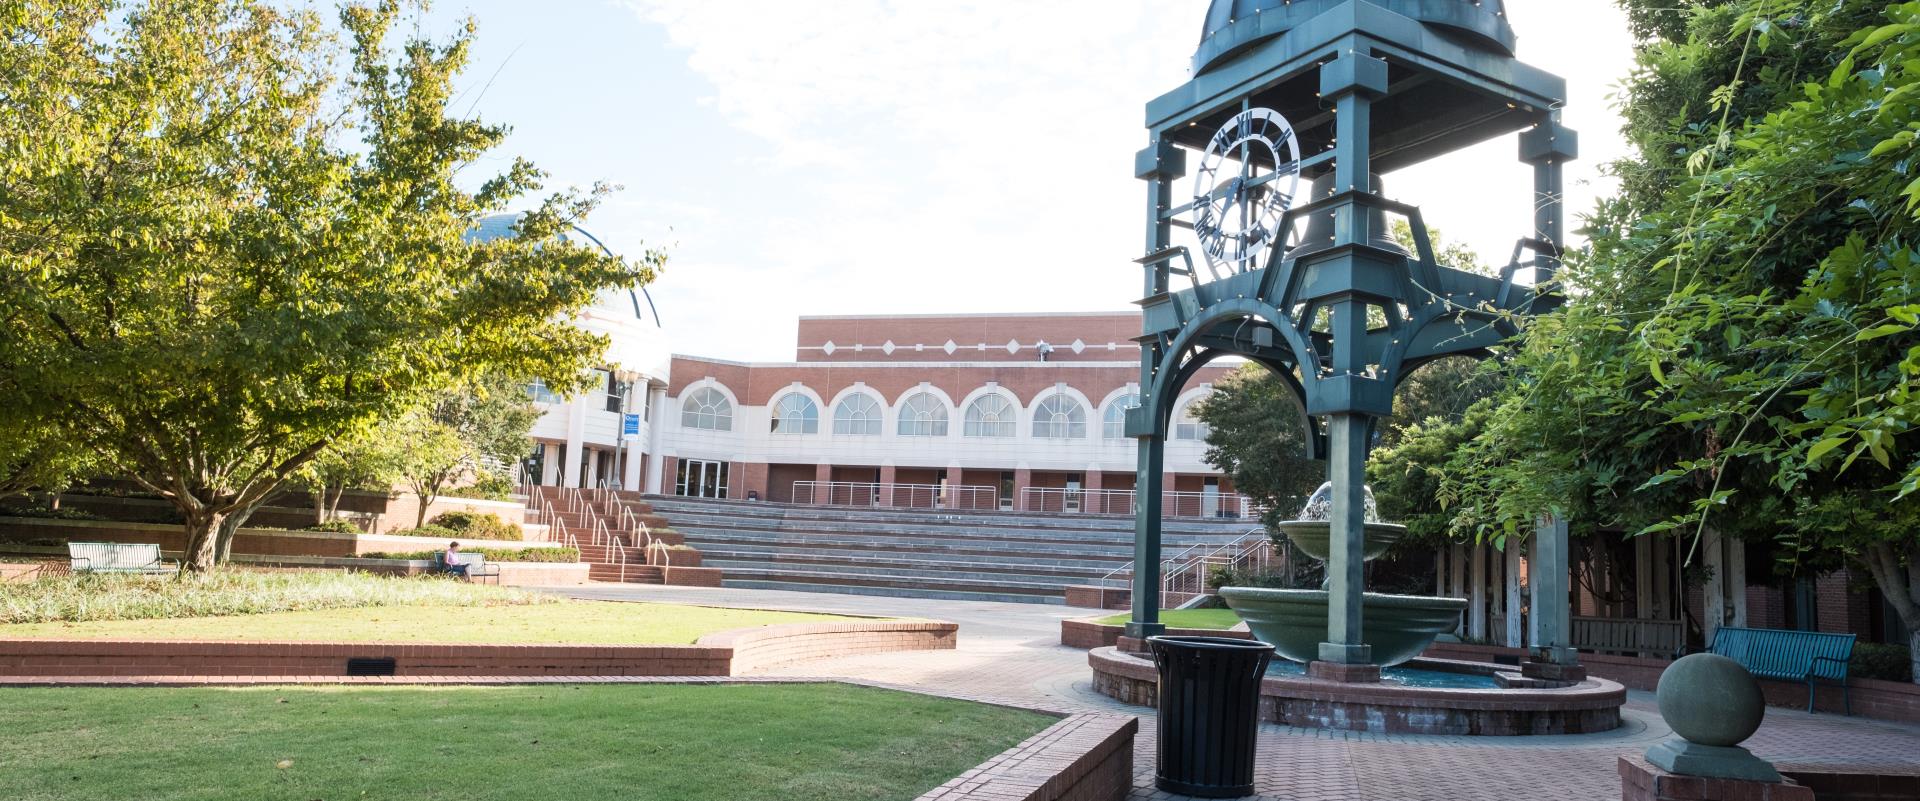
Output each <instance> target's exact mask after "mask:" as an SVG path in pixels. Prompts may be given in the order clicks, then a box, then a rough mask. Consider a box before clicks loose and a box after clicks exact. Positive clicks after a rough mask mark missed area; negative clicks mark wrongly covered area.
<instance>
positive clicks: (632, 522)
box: [620, 503, 653, 548]
mask: <svg viewBox="0 0 1920 801" xmlns="http://www.w3.org/2000/svg"><path fill="white" fill-rule="evenodd" d="M620 527H621V528H622V529H624V530H626V531H630V532H633V533H635V534H637V535H639V537H640V539H639V541H637V542H635V543H634V544H635V545H637V546H639V547H642V548H645V547H647V546H650V545H652V544H653V529H651V528H648V527H647V523H646V521H644V520H641V519H640V517H639V515H636V514H634V513H633V507H631V506H628V505H626V504H624V503H622V504H620Z"/></svg>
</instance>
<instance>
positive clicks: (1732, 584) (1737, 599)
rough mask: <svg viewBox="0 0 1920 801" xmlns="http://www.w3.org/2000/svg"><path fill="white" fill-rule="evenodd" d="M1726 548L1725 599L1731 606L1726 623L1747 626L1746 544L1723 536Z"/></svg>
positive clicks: (1734, 625)
mask: <svg viewBox="0 0 1920 801" xmlns="http://www.w3.org/2000/svg"><path fill="white" fill-rule="evenodd" d="M1721 542H1723V543H1725V547H1726V549H1727V557H1726V562H1727V581H1726V585H1727V600H1728V602H1729V603H1728V605H1729V606H1730V607H1731V609H1730V610H1729V612H1728V614H1727V625H1729V626H1733V627H1735V628H1746V627H1747V544H1746V543H1745V542H1742V541H1740V540H1739V539H1736V538H1734V537H1723V538H1721Z"/></svg>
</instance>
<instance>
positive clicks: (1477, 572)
mask: <svg viewBox="0 0 1920 801" xmlns="http://www.w3.org/2000/svg"><path fill="white" fill-rule="evenodd" d="M1468 558H1469V560H1470V561H1469V565H1470V568H1471V569H1470V570H1469V571H1468V572H1469V573H1471V574H1472V579H1471V580H1472V583H1473V596H1472V602H1471V603H1469V604H1468V605H1467V634H1468V636H1471V637H1473V638H1474V639H1476V640H1485V639H1486V638H1487V546H1486V543H1478V542H1477V543H1474V545H1473V555H1472V556H1470V557H1468Z"/></svg>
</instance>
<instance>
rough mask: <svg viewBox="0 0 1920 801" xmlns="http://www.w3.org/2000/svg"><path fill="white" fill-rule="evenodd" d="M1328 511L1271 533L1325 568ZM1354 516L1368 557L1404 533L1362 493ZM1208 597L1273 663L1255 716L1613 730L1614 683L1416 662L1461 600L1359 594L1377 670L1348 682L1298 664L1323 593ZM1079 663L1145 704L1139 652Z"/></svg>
mask: <svg viewBox="0 0 1920 801" xmlns="http://www.w3.org/2000/svg"><path fill="white" fill-rule="evenodd" d="M1363 490H1364V488H1363ZM1332 506H1333V484H1332V483H1331V482H1329V483H1328V484H1326V485H1323V486H1321V487H1320V489H1319V490H1318V491H1317V492H1315V493H1314V494H1313V496H1312V497H1311V498H1310V499H1309V500H1308V501H1307V506H1306V508H1305V509H1303V510H1302V511H1301V513H1300V518H1299V519H1297V520H1288V521H1285V522H1282V523H1279V524H1277V527H1278V528H1279V529H1280V531H1281V533H1282V534H1284V535H1285V536H1286V537H1287V539H1289V540H1292V541H1293V544H1294V545H1295V546H1297V547H1298V548H1299V549H1300V550H1302V551H1305V552H1306V553H1307V554H1308V555H1309V556H1312V557H1313V558H1315V559H1318V560H1321V561H1326V560H1327V557H1328V554H1329V550H1330V548H1329V543H1330V538H1331V536H1330V535H1331V530H1332V526H1331V524H1330V522H1329V517H1330V515H1329V510H1330V509H1331V508H1332ZM1365 519H1366V524H1365V527H1364V530H1365V546H1364V558H1365V559H1366V560H1368V561H1372V560H1373V559H1376V558H1378V557H1379V556H1380V555H1382V554H1384V553H1386V551H1387V550H1388V548H1390V547H1392V545H1393V544H1394V543H1395V542H1398V541H1399V540H1400V538H1401V537H1402V536H1404V535H1405V534H1406V531H1407V530H1406V527H1405V526H1400V525H1395V524H1393V523H1386V522H1382V521H1381V520H1380V515H1379V512H1378V511H1377V510H1376V508H1375V506H1374V501H1373V493H1372V492H1371V491H1366V492H1365ZM1220 597H1221V598H1223V599H1225V600H1226V602H1227V605H1228V606H1230V607H1232V608H1233V610H1234V612H1236V613H1238V614H1239V615H1240V617H1241V619H1242V620H1245V621H1246V622H1247V628H1248V629H1249V630H1250V631H1251V633H1252V634H1253V636H1254V638H1256V639H1258V640H1260V641H1262V642H1265V643H1268V644H1270V645H1272V646H1273V647H1274V651H1275V652H1276V653H1278V654H1279V655H1280V656H1281V657H1284V658H1283V659H1276V660H1274V661H1273V662H1272V664H1271V666H1270V667H1268V669H1267V676H1266V678H1265V679H1264V680H1263V681H1262V683H1261V688H1260V717H1261V719H1262V720H1266V721H1271V722H1274V723H1280V724H1284V725H1288V726H1301V727H1307V728H1322V729H1343V730H1349V731H1371V732H1382V733H1396V734H1397V733H1411V734H1470V735H1475V734H1485V735H1522V734H1581V733H1588V732H1603V731H1611V730H1613V729H1615V728H1618V727H1619V726H1620V705H1621V704H1623V703H1625V702H1626V690H1625V689H1624V688H1622V687H1621V686H1620V685H1619V684H1616V683H1614V682H1611V681H1607V680H1605V679H1584V680H1581V681H1545V680H1539V679H1530V678H1527V677H1525V676H1523V675H1522V674H1521V673H1520V671H1519V669H1518V668H1517V667H1516V666H1514V665H1500V664H1493V663H1487V662H1469V661H1460V660H1454V659H1434V658H1425V657H1422V656H1421V652H1423V651H1425V650H1426V649H1427V648H1428V647H1429V646H1431V645H1432V644H1433V641H1434V639H1435V638H1436V637H1439V636H1440V635H1441V634H1445V633H1447V632H1449V631H1453V630H1454V629H1455V628H1456V627H1457V626H1458V625H1459V623H1460V613H1461V611H1462V610H1464V609H1466V607H1467V601H1466V600H1465V599H1461V598H1436V597H1428V596H1417V595H1387V594H1382V593H1371V592H1370V593H1365V594H1364V595H1363V596H1362V609H1363V615H1364V616H1363V617H1362V618H1361V628H1362V631H1363V632H1364V636H1365V638H1366V642H1367V644H1368V645H1369V646H1371V647H1372V653H1373V658H1374V660H1375V664H1377V665H1380V666H1381V668H1382V669H1381V671H1380V677H1379V681H1378V682H1358V683H1350V682H1342V681H1329V680H1325V679H1319V678H1312V677H1309V676H1308V675H1307V670H1306V666H1307V665H1308V664H1309V663H1311V662H1313V661H1314V660H1316V659H1318V658H1319V650H1320V644H1321V642H1322V641H1323V640H1325V639H1326V634H1327V614H1328V602H1329V597H1330V593H1329V592H1328V591H1327V590H1326V589H1318V590H1286V589H1263V588H1256V587H1223V588H1221V589H1220ZM1122 642H1123V644H1124V643H1125V641H1124V640H1123V641H1122ZM1088 661H1089V662H1090V663H1091V664H1092V665H1093V670H1094V689H1095V690H1096V691H1098V692H1101V693H1105V694H1107V695H1110V696H1113V697H1116V698H1120V699H1123V700H1129V701H1133V702H1135V703H1149V704H1151V703H1153V701H1154V695H1153V691H1154V684H1153V680H1154V674H1153V663H1152V662H1151V661H1150V660H1148V659H1146V658H1145V657H1144V655H1142V654H1134V653H1128V652H1125V651H1122V650H1120V649H1119V648H1100V649H1096V650H1094V651H1093V653H1092V654H1090V655H1089V657H1088Z"/></svg>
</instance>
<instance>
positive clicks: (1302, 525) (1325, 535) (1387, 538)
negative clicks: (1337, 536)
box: [1274, 520, 1407, 562]
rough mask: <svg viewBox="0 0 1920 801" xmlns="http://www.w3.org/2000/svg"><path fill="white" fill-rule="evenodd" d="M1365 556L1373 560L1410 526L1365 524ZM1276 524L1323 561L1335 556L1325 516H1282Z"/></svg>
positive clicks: (1331, 535) (1385, 550)
mask: <svg viewBox="0 0 1920 801" xmlns="http://www.w3.org/2000/svg"><path fill="white" fill-rule="evenodd" d="M1366 526H1367V528H1366V546H1365V548H1366V559H1367V561H1373V560H1374V559H1378V558H1379V557H1380V555H1381V554H1384V553H1386V552H1387V549H1388V548H1391V547H1393V544H1394V543H1396V542H1399V541H1400V538H1401V537H1404V536H1406V533H1407V527H1406V526H1402V525H1399V524H1397V523H1368V524H1366ZM1274 527H1275V528H1278V529H1280V531H1281V532H1282V533H1284V534H1286V535H1287V539H1290V540H1293V545H1294V547H1296V548H1299V549H1300V550H1302V551H1305V552H1306V554H1307V555H1308V556H1311V557H1313V558H1315V559H1318V560H1320V561H1322V562H1324V561H1326V560H1328V559H1331V558H1332V553H1333V550H1332V543H1331V540H1332V539H1333V531H1332V529H1333V524H1332V523H1330V522H1327V521H1325V520H1282V521H1280V522H1279V523H1275V524H1274Z"/></svg>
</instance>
